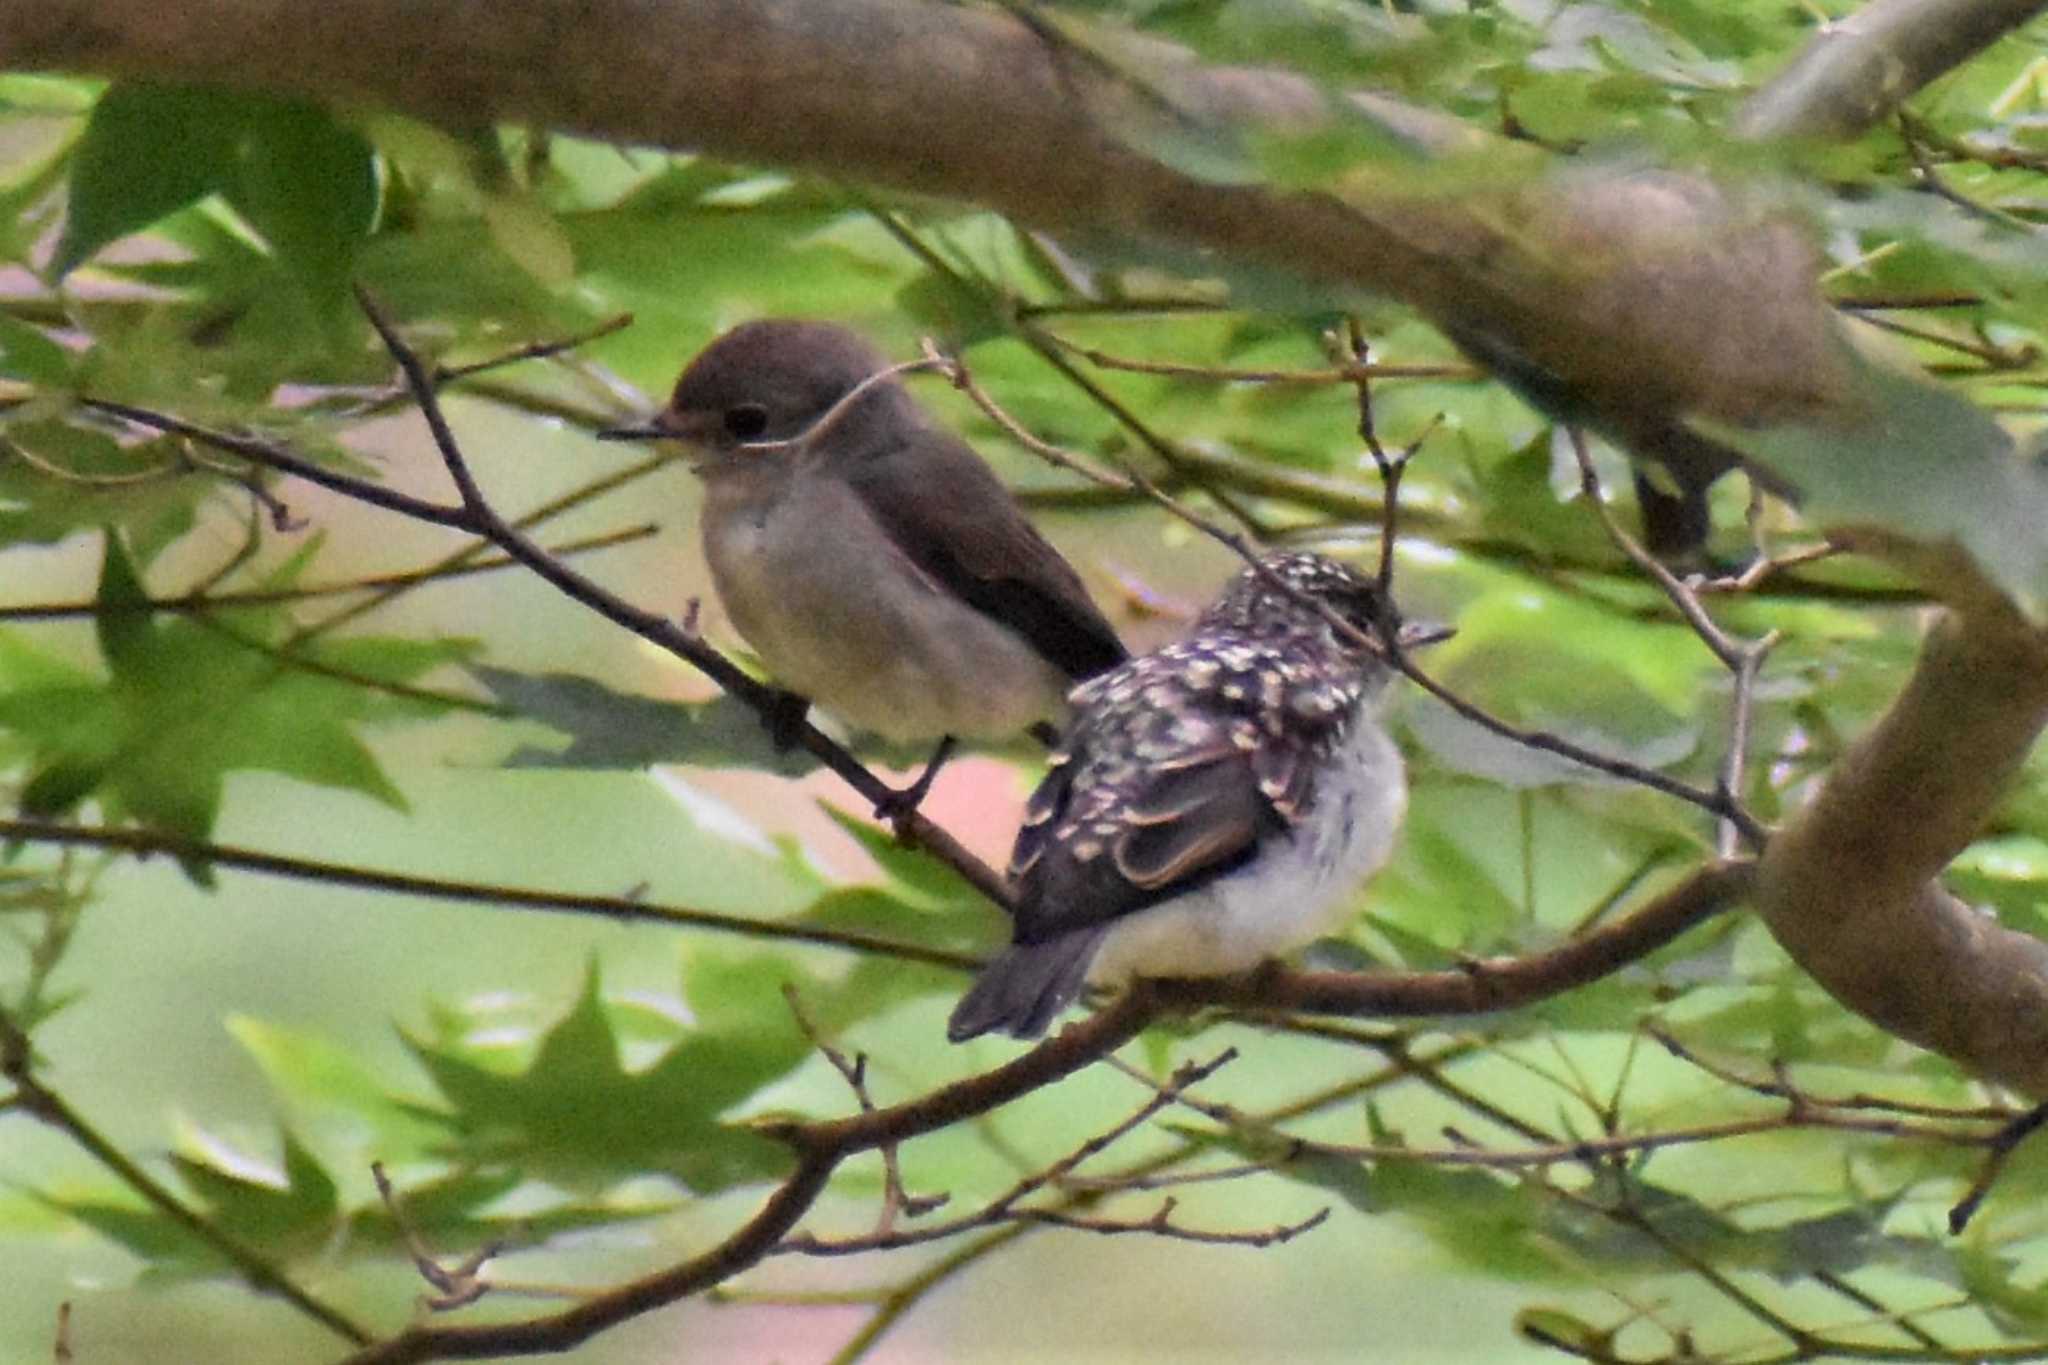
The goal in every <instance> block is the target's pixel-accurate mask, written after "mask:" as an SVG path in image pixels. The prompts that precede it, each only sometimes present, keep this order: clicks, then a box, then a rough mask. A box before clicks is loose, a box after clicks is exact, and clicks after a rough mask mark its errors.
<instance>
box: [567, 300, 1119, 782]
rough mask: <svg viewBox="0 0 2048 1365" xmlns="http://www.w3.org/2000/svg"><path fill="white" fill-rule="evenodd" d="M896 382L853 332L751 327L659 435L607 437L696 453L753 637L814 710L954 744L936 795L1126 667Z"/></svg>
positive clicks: (698, 377)
mask: <svg viewBox="0 0 2048 1365" xmlns="http://www.w3.org/2000/svg"><path fill="white" fill-rule="evenodd" d="M888 370H889V362H888V361H886V360H885V359H883V357H882V356H881V355H880V354H878V353H877V352H876V351H875V350H874V348H873V347H871V346H869V345H868V344H867V343H866V342H865V341H863V340H861V339H860V338H859V337H857V336H855V335H854V334H853V333H851V332H849V331H847V330H845V329H844V328H841V327H836V326H832V325H830V324H827V323H821V322H804V321H797V320H793V319H777V320H768V321H762V322H750V323H746V324H744V325H743V326H740V327H736V328H734V329H732V330H731V331H729V332H727V333H725V334H724V335H723V336H721V337H719V338H718V339H717V340H715V341H713V342H712V343H711V344H710V345H709V346H707V347H706V348H705V349H704V350H703V352H702V353H700V354H699V355H698V356H697V358H696V359H695V360H693V361H691V362H690V364H689V366H688V368H686V369H685V370H684V371H683V374H682V377H681V378H680V379H679V380H677V381H676V387H675V392H674V394H673V395H672V396H671V398H670V400H669V403H668V406H667V407H666V408H665V409H663V410H662V412H661V413H660V414H659V415H657V416H656V417H655V418H654V419H653V420H652V421H651V422H649V423H647V424H646V425H644V426H639V427H628V428H619V429H616V430H613V431H608V432H604V433H602V434H603V435H604V436H606V437H608V438H611V439H615V440H617V439H626V440H631V439H642V440H645V439H659V438H673V439H676V440H681V441H684V442H686V443H688V444H689V446H690V447H691V449H692V452H693V456H694V460H693V467H694V468H695V470H696V472H697V473H698V474H699V475H700V476H701V477H702V478H703V480H704V502H703V509H702V513H701V530H702V536H703V544H704V554H705V558H706V559H707V560H708V561H709V563H710V566H711V577H712V581H713V583H714V584H715V585H716V587H717V589H718V596H719V600H720V601H722V602H723V603H724V604H725V609H726V613H727V614H728V615H729V616H730V617H731V618H732V623H733V625H734V626H735V627H737V628H738V630H739V632H740V634H741V635H742V636H744V637H745V638H746V641H747V643H748V644H749V645H750V646H752V648H753V650H754V652H755V653H756V654H758V655H759V656H760V658H761V661H762V663H764V664H765V665H766V666H767V668H768V671H769V672H770V673H771V674H773V675H774V677H775V680H776V681H777V682H778V683H780V684H781V685H782V686H783V687H785V688H788V689H790V690H791V691H792V692H793V693H795V694H797V695H798V696H799V697H801V698H807V699H809V700H810V701H815V702H817V703H818V704H820V705H821V706H823V707H825V708H826V709H827V710H830V711H832V712H834V713H835V714H837V715H838V716H839V717H840V718H841V719H843V720H845V721H847V722H848V723H850V724H852V725H854V726H856V727H858V728H859V729H862V730H866V731H870V732H872V733H874V734H877V735H881V736H882V737H884V738H886V739H892V740H899V741H911V740H924V739H941V740H942V741H943V742H942V744H941V747H940V751H939V753H938V754H937V755H935V756H934V759H933V762H932V764H931V765H929V766H928V767H927V770H926V773H925V775H924V777H922V778H920V779H919V783H918V785H917V786H916V787H915V788H913V789H912V791H913V793H915V794H921V793H922V790H923V788H924V787H925V786H926V785H928V783H929V780H930V777H931V774H932V772H933V771H935V770H936V768H937V765H938V763H939V762H940V761H941V760H942V759H943V757H944V754H945V753H946V751H947V748H948V747H949V746H950V742H951V739H952V737H955V736H958V737H962V738H980V739H993V738H1001V737H1006V736H1010V735H1014V734H1017V733H1019V732H1021V731H1025V730H1027V729H1032V728H1034V727H1045V726H1046V725H1048V724H1049V723H1051V722H1055V721H1057V720H1059V719H1060V718H1062V717H1063V716H1064V715H1065V710H1066V707H1065V697H1066V693H1067V691H1068V689H1069V688H1071V687H1072V686H1073V684H1074V683H1075V682H1076V681H1077V680H1079V679H1083V678H1087V677H1090V676H1092V675H1094V674H1096V673H1100V672H1101V671H1103V670H1104V669H1107V668H1111V667H1114V666H1115V665H1116V664H1118V663H1120V662H1122V661H1123V659H1124V657H1125V653H1124V648H1123V645H1122V644H1121V643H1120V642H1119V641H1118V639H1117V635H1116V632H1115V630H1114V629H1112V628H1111V626H1110V624H1109V622H1108V621H1106V620H1104V619H1103V616H1102V613H1101V612H1100V611H1098V610H1096V607H1095V604H1094V603H1093V602H1091V601H1090V600H1089V598H1088V593H1087V590H1086V589H1085V588H1084V587H1083V586H1082V584H1081V580H1080V578H1079V576H1078V575H1077V574H1075V572H1074V570H1073V568H1072V567H1071V566H1070V565H1069V564H1068V563H1067V562H1066V560H1064V559H1062V558H1061V557H1060V555H1059V552H1058V551H1057V550H1055V549H1053V548H1052V546H1051V545H1049V544H1047V543H1046V541H1045V538H1044V537H1042V536H1041V535H1039V534H1038V532H1037V530H1036V529H1034V528H1033V526H1032V525H1031V523H1030V521H1029V520H1027V519H1026V518H1025V516H1024V513H1023V512H1022V510H1021V509H1020V508H1019V507H1018V506H1017V503H1016V500H1015V499H1014V498H1012V497H1011V495H1010V493H1009V490H1008V489H1006V488H1005V487H1004V486H1003V485H1002V483H1001V482H1000V481H999V480H998V479H997V478H996V476H995V475H994V474H993V473H992V472H991V471H990V470H989V468H988V466H987V465H985V464H983V463H982V461H981V459H980V457H979V456H977V455H976V454H975V453H974V451H973V450H972V449H971V448H970V447H969V446H968V445H967V443H966V442H964V441H962V440H961V439H960V438H958V437H957V436H954V435H953V434H952V433H950V432H948V431H946V430H945V429H943V428H942V427H940V426H938V425H937V424H936V423H935V422H934V421H933V420H932V418H931V417H930V416H928V415H927V414H926V413H925V412H924V410H923V409H922V408H920V407H919V406H918V405H917V403H916V402H915V401H914V400H913V399H912V398H911V396H910V395H909V394H908V393H907V392H906V391H905V390H904V388H903V386H902V385H901V384H899V383H898V382H897V381H896V379H895V377H894V376H893V375H891V374H889V373H888ZM795 714H796V715H797V716H800V715H801V714H802V708H801V704H799V706H798V708H797V710H796V713H795ZM791 719H794V717H792V718H791ZM1045 733H1047V734H1048V735H1049V734H1050V731H1046V732H1045ZM912 799H913V801H914V796H913V798H912Z"/></svg>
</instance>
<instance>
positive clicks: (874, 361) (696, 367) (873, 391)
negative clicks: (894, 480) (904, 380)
mask: <svg viewBox="0 0 2048 1365" xmlns="http://www.w3.org/2000/svg"><path fill="white" fill-rule="evenodd" d="M888 368H889V362H888V361H887V360H886V359H884V358H883V356H882V354H881V353H880V352H879V351H877V350H875V348H874V347H872V346H870V345H869V344H868V343H867V342H865V341H863V340H862V339H861V338H860V337H858V336H856V335H854V334H853V333H852V332H849V331H847V330H846V329H845V328H843V327H836V326H833V325H832V324H830V323H824V322H806V321H802V320H800V319H795V318H770V319H766V320H763V321H760V322H748V323H743V324H741V325H740V326H738V327H735V328H733V329H732V330H731V331H729V332H727V333H725V334H724V335H723V336H721V337H719V338H718V339H717V340H715V341H713V342H712V343H711V344H710V345H709V346H706V347H705V348H704V349H703V350H702V351H701V352H699V353H698V355H697V357H696V359H694V360H692V361H691V362H690V364H689V366H688V367H687V368H686V369H684V371H683V373H682V377H681V378H680V379H678V380H677V381H676V387H675V391H674V393H673V394H671V395H670V398H669V402H668V406H667V407H666V408H664V409H663V410H662V412H661V413H660V415H659V416H657V417H656V418H655V419H654V423H653V426H654V428H655V429H657V430H658V431H659V432H660V433H661V434H662V435H665V436H670V437H674V438H677V439H680V440H684V441H688V442H689V443H690V444H692V445H693V446H695V447H697V448H698V449H699V450H700V451H702V452H704V453H705V454H707V455H710V456H712V457H714V460H716V458H717V457H725V456H736V455H741V454H754V453H759V454H766V453H769V452H771V451H773V450H776V449H791V448H794V447H797V446H815V447H817V448H818V449H820V450H831V449H834V448H837V449H848V450H851V449H858V448H860V447H861V446H862V445H863V444H864V437H865V436H866V435H867V434H868V433H872V432H877V431H885V430H891V429H900V427H901V425H902V423H903V422H904V421H906V420H908V421H910V422H913V423H914V422H915V421H916V420H917V417H916V409H915V407H914V406H913V405H912V404H911V402H910V399H909V396H908V395H907V394H905V393H904V392H903V389H902V387H901V386H900V385H898V384H897V383H896V381H895V378H894V377H893V376H888V375H884V371H886V370H888ZM877 376H882V377H880V378H877ZM863 386H865V387H863ZM857 389H858V390H860V392H859V394H858V396H856V397H854V398H853V401H851V402H847V401H845V400H847V399H848V398H849V396H850V395H854V393H855V390H857ZM828 438H829V439H828ZM778 443H787V444H784V445H778Z"/></svg>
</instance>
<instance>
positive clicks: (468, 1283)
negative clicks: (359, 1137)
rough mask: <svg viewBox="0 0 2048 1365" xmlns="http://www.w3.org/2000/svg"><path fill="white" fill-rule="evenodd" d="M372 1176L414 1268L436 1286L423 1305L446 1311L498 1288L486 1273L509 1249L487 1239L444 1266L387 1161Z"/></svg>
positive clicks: (375, 1165) (374, 1165) (373, 1167)
mask: <svg viewBox="0 0 2048 1365" xmlns="http://www.w3.org/2000/svg"><path fill="white" fill-rule="evenodd" d="M370 1178H371V1179H372V1180H374V1181H376V1182H377V1197H378V1198H379V1199H381V1200H383V1201H384V1210H385V1212H387V1213H389V1214H390V1215H391V1223H392V1226H393V1227H395V1228H397V1229H398V1235H399V1238H400V1240H402V1241H403V1242H404V1243H405V1249H406V1252H407V1253H408V1254H409V1255H410V1256H411V1257H412V1264H413V1268H414V1269H415V1270H417V1271H419V1273H420V1278H421V1279H423V1280H425V1281H426V1282H427V1283H428V1284H430V1285H432V1286H433V1287H434V1290H435V1292H434V1293H432V1294H428V1295H423V1296H422V1298H421V1302H422V1304H423V1305H424V1306H425V1307H426V1308H427V1309H428V1310H429V1311H431V1312H435V1313H446V1312H450V1311H452V1310H454V1309H457V1308H465V1307H467V1306H468V1305H470V1304H472V1303H475V1302H476V1301H477V1300H478V1299H480V1298H482V1297H483V1296H484V1295H486V1294H488V1293H490V1292H491V1290H492V1288H493V1287H494V1286H493V1285H492V1284H491V1282H490V1281H489V1280H486V1279H485V1278H484V1275H483V1269H484V1266H485V1265H486V1264H488V1263H489V1262H490V1261H492V1260H493V1259H495V1258H496V1257H497V1256H498V1255H499V1254H501V1253H502V1252H503V1251H504V1249H505V1244H504V1243H503V1242H501V1241H499V1240H497V1239H495V1238H494V1239H492V1240H490V1241H488V1242H485V1243H484V1244H483V1245H482V1246H480V1247H478V1248H477V1249H476V1250H475V1251H472V1252H470V1253H469V1255H467V1256H465V1257H463V1258H462V1259H461V1260H460V1261H458V1262H456V1263H455V1265H453V1266H444V1265H442V1264H441V1263H440V1262H439V1261H437V1260H435V1259H434V1255H433V1253H432V1252H431V1251H429V1250H428V1249H427V1245H426V1243H425V1241H423V1240H422V1239H421V1237H420V1235H419V1232H418V1230H417V1229H415V1228H414V1227H413V1225H412V1219H410V1218H409V1217H407V1216H406V1212H405V1205H404V1203H403V1202H402V1201H401V1200H400V1199H399V1197H398V1191H397V1189H396V1188H395V1187H393V1185H392V1183H391V1178H390V1177H389V1176H388V1175H386V1174H385V1173H384V1163H383V1162H381V1161H373V1162H371V1163H370Z"/></svg>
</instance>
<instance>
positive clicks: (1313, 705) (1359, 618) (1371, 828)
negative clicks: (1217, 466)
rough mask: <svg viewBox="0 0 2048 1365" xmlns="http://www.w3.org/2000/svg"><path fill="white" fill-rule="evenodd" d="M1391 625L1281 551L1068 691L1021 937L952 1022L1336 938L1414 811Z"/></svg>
mask: <svg viewBox="0 0 2048 1365" xmlns="http://www.w3.org/2000/svg"><path fill="white" fill-rule="evenodd" d="M1325 610H1327V611H1328V612H1329V613H1330V614H1331V615H1334V617H1335V618H1336V619H1338V620H1340V621H1342V622H1345V623H1347V624H1348V625H1349V626H1350V627H1352V628H1353V630H1354V631H1355V632H1356V634H1353V633H1350V632H1347V631H1344V630H1340V629H1339V628H1338V627H1336V626H1334V625H1332V624H1331V620H1330V617H1329V616H1326V615H1325V614H1324V612H1325ZM1391 620H1392V613H1391V612H1390V611H1387V610H1385V609H1384V604H1383V602H1382V599H1381V596H1380V591H1379V589H1378V587H1377V586H1376V585H1375V584H1374V582H1373V581H1372V580H1371V579H1368V578H1366V577H1365V576H1364V575H1362V574H1360V573H1358V572H1357V571H1356V570H1354V569H1352V568H1350V567H1349V566H1347V565H1344V564H1340V563H1338V562H1337V561H1335V560H1333V559H1327V558H1324V557H1323V556H1321V555H1314V554H1283V555H1274V556H1271V557H1269V558H1267V559H1265V560H1263V561H1261V564H1260V566H1259V567H1258V568H1255V569H1254V568H1248V569H1246V570H1245V571H1244V572H1242V573H1240V574H1239V575H1238V576H1237V577H1236V578H1235V579H1234V580H1232V582H1231V583H1230V584H1229V586H1228V587H1227V588H1226V589H1225V590H1224V592H1223V595H1222V597H1221V598H1219V599H1218V600H1217V602H1216V603H1215V605H1213V606H1211V607H1210V608H1209V609H1208V610H1207V611H1205V612H1204V613H1203V614H1202V616H1201V617H1200V618H1199V619H1198V620H1197V621H1196V622H1195V625H1194V627H1193V629H1192V630H1191V631H1190V632H1189V633H1188V634H1187V635H1186V636H1185V637H1183V638H1182V639H1181V640H1179V641H1178V642H1176V643H1174V644H1170V645H1167V646H1166V647H1165V648H1163V649H1160V650H1158V651H1156V652H1155V653H1152V654H1147V655H1143V656H1141V657H1139V658H1136V659H1132V660H1131V661H1130V662H1129V663H1126V664H1124V665H1123V666H1122V667H1121V668H1118V669H1115V670H1114V671H1112V672H1109V673H1105V674H1103V675H1102V676H1101V677H1099V678H1096V679H1094V680H1093V681H1091V682H1088V683H1085V684H1083V685H1082V686H1080V687H1078V688H1076V689H1075V691H1074V695H1073V701H1074V708H1075V713H1074V720H1073V722H1072V725H1071V726H1070V728H1069V729H1068V731H1067V734H1066V736H1065V738H1064V739H1063V741H1062V742H1061V745H1060V747H1059V749H1058V750H1057V751H1056V752H1055V753H1054V755H1053V759H1052V768H1051V770H1050V771H1049V772H1048V773H1047V774H1046V777H1045V780H1044V781H1043V782H1042V783H1041V784H1040V785H1039V787H1038V790H1037V791H1036V792H1034V793H1033V794H1032V797H1031V802H1030V805H1029V807H1028V808H1027V809H1026V812H1025V817H1024V824H1023V828H1022V829H1021V830H1019V832H1018V834H1017V844H1016V850H1015V852H1014V854H1013V855H1012V857H1011V862H1010V880H1011V885H1012V888H1013V890H1014V892H1015V896H1016V924H1015V932H1014V936H1013V937H1014V944H1013V946H1012V947H1010V948H1009V949H1008V950H1007V951H1005V952H1004V953H1003V954H1002V955H1001V956H1000V957H998V958H997V959H996V960H995V961H994V962H993V963H991V964H990V965H989V966H988V967H987V968H986V969H985V970H984V971H983V972H982V974H981V977H980V979H978V980H977V981H976V982H975V983H974V986H973V987H972V988H971V989H970V990H969V991H968V992H967V994H966V996H965V997H963V998H962V999H961V1001H960V1004H959V1005H958V1007H957V1008H955V1009H954V1011H953V1016H952V1019H951V1021H950V1022H949V1023H948V1025H947V1030H946V1031H947V1035H948V1036H949V1037H951V1038H952V1039H953V1041H954V1042H960V1041H963V1040H965V1039H968V1038H972V1037H975V1036H976V1035H978V1034H983V1033H989V1032H993V1031H997V1030H1001V1031H1003V1032H1007V1033H1010V1034H1013V1035H1015V1036H1017V1037H1020V1038H1023V1037H1033V1036H1036V1035H1037V1034H1039V1033H1042V1032H1044V1031H1045V1028H1046V1025H1047V1024H1049V1023H1050V1022H1051V1021H1052V1019H1053V1017H1054V1016H1055V1015H1056V1014H1058V1013H1059V1012H1060V1010H1061V1009H1062V1008H1064V1007H1065V1006H1066V1005H1067V1004H1068V1003H1069V1002H1070V1001H1071V1000H1073V999H1074V997H1075V996H1076V995H1077V994H1078V993H1079V991H1080V989H1081V987H1082V985H1083V984H1084V983H1085V982H1089V981H1093V982H1097V983H1099V984H1106V985H1116V984H1121V983H1123V982H1125V981H1127V980H1129V979H1130V978H1132V977H1135V976H1148V977H1172V976H1223V975H1228V974H1231V973H1235V972H1241V971H1248V970H1250V969H1251V968H1253V967H1256V966H1258V965H1259V964H1260V963H1261V962H1263V961H1265V960H1266V959H1267V958H1269V957H1272V956H1273V955H1275V954H1277V953H1281V952H1284V951H1286V950H1287V949H1289V948H1293V947H1297V946H1299V945H1301V944H1303V943H1306V942H1308V941H1309V940H1311V939H1313V938H1315V937H1317V936H1318V935H1320V934H1322V933H1324V932H1326V931H1328V930H1329V929H1330V928H1331V927H1332V926H1333V924H1334V923H1335V922H1336V919H1337V917H1338V916H1340V915H1341V913H1342V912H1343V911H1344V910H1345V909H1346V908H1347V907H1348V905H1349V904H1350V899H1351V896H1352V894H1353V893H1354V892H1355V891H1357V890H1358V888H1359V887H1360V886H1361V885H1362V884H1363V883H1364V881H1365V879H1366V878H1367V877H1369V876H1371V875H1372V874H1373V873H1374V872H1376V871H1378V870H1379V868H1380V867H1381V866H1382V865H1383V864H1384V863H1385V862H1386V861H1387V858H1388V857H1389V856H1390V855H1391V853H1392V852H1393V847H1394V838H1395V835H1396V833H1397V832H1398V831H1399V829H1400V826H1401V820H1402V816H1403V815H1404V813H1405V812H1406V809H1407V792H1408V788H1407V779H1406V776H1405V772H1404V769H1403V767H1402V763H1401V754H1400V751H1399V750H1397V749H1396V748H1395V747H1394V744H1393V741H1392V740H1390V739H1389V738H1388V737H1387V733H1386V731H1385V730H1384V729H1382V728H1381V726H1380V723H1379V720H1378V717H1377V712H1378V709H1379V703H1380V700H1381V698H1382V697H1383V695H1384V694H1385V691H1386V688H1387V684H1388V682H1389V681H1390V680H1391V678H1392V677H1393V670H1392V669H1391V668H1390V667H1389V666H1388V664H1387V662H1386V659H1385V658H1384V656H1383V655H1382V653H1381V652H1380V650H1379V648H1378V647H1377V639H1378V637H1377V636H1376V635H1375V632H1376V631H1378V630H1379V629H1381V628H1382V626H1383V623H1384V622H1387V621H1391ZM1445 633H1446V632H1443V631H1440V630H1438V631H1429V630H1422V629H1417V628H1413V627H1409V628H1404V629H1403V633H1402V639H1403V640H1404V642H1407V643H1418V644H1419V643H1425V642H1427V641H1429V640H1432V639H1441V638H1443V635H1444V634H1445ZM1361 636H1362V637H1363V639H1361V638H1360V637H1361Z"/></svg>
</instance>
